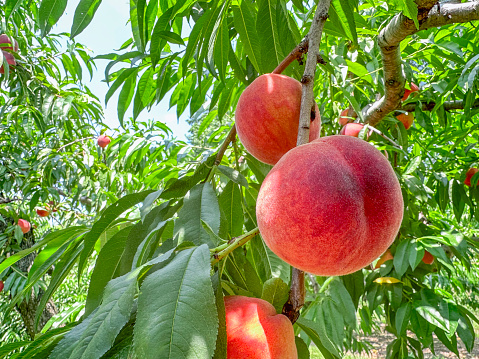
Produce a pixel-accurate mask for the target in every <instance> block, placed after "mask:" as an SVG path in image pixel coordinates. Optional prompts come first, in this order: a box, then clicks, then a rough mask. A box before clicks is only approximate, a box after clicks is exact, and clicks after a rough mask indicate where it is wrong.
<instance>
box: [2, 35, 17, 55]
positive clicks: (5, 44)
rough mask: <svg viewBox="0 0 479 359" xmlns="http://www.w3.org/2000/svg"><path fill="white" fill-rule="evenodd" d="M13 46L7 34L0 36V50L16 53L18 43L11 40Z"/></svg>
mask: <svg viewBox="0 0 479 359" xmlns="http://www.w3.org/2000/svg"><path fill="white" fill-rule="evenodd" d="M13 43H14V45H13V46H12V39H11V38H10V37H9V36H8V35H7V34H1V35H0V49H2V50H10V51H12V52H18V42H17V40H15V39H14V40H13Z"/></svg>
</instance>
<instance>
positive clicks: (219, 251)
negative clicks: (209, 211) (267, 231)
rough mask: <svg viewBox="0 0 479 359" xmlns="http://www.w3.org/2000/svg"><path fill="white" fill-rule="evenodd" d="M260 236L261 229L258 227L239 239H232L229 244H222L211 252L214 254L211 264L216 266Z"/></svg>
mask: <svg viewBox="0 0 479 359" xmlns="http://www.w3.org/2000/svg"><path fill="white" fill-rule="evenodd" d="M258 234H259V229H258V227H256V228H255V229H253V230H251V231H249V232H247V233H245V234H243V235H241V236H238V237H234V238H231V240H230V241H229V242H228V243H225V244H222V245H221V246H218V247H216V248H213V249H212V250H211V251H212V252H213V258H212V259H211V264H216V263H218V262H219V261H220V260H222V259H223V258H224V257H226V256H227V255H228V254H230V253H231V252H233V251H234V250H235V249H236V248H238V247H241V246H243V245H245V244H246V243H247V242H248V241H250V240H251V239H253V238H254V237H255V236H257V235H258Z"/></svg>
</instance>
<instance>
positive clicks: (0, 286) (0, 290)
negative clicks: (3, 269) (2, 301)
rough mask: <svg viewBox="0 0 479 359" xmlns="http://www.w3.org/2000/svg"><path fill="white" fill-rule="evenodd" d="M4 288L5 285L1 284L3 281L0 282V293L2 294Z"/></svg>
mask: <svg viewBox="0 0 479 359" xmlns="http://www.w3.org/2000/svg"><path fill="white" fill-rule="evenodd" d="M4 287H5V285H4V284H3V281H2V280H0V293H1V292H2V290H3V288H4Z"/></svg>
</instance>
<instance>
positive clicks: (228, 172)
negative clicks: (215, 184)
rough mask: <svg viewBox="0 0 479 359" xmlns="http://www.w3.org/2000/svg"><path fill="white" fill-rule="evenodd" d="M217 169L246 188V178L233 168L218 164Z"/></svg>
mask: <svg viewBox="0 0 479 359" xmlns="http://www.w3.org/2000/svg"><path fill="white" fill-rule="evenodd" d="M218 170H219V171H220V172H221V173H222V174H224V175H225V176H226V177H228V178H229V179H230V180H232V181H233V182H235V183H237V184H239V185H241V186H243V187H246V188H248V180H247V179H246V178H245V176H243V175H242V174H241V173H240V172H238V171H237V170H235V169H234V168H231V167H227V166H223V165H219V166H218Z"/></svg>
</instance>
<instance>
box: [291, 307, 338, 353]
mask: <svg viewBox="0 0 479 359" xmlns="http://www.w3.org/2000/svg"><path fill="white" fill-rule="evenodd" d="M296 324H297V325H298V326H299V327H300V328H301V329H302V330H303V331H304V332H305V333H306V334H307V335H308V337H310V338H311V340H312V341H313V343H314V344H316V346H317V347H318V349H319V351H320V352H321V354H322V355H323V357H324V359H339V358H340V356H339V353H338V352H337V351H336V350H335V348H334V346H333V345H332V344H331V342H329V340H328V338H327V337H325V336H324V332H323V328H321V326H320V325H319V324H318V323H316V322H313V321H311V320H308V319H306V318H303V317H301V316H300V317H299V318H298V320H297V321H296ZM323 342H327V346H328V347H332V348H331V350H332V352H331V351H329V348H328V349H326V345H325V344H323Z"/></svg>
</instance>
